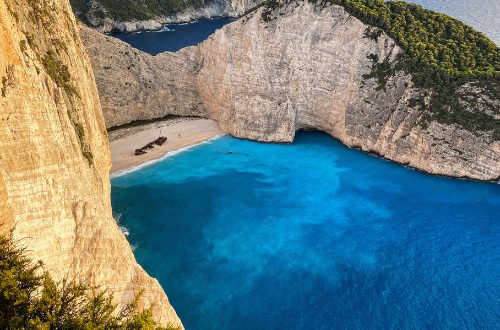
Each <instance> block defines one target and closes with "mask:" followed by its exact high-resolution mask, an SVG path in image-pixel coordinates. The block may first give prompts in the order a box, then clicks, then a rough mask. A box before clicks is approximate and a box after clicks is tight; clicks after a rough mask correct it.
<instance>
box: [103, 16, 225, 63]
mask: <svg viewBox="0 0 500 330" xmlns="http://www.w3.org/2000/svg"><path fill="white" fill-rule="evenodd" d="M231 20H232V19H231V18H216V19H206V20H201V21H196V22H193V23H189V24H170V25H167V26H166V29H164V30H162V31H152V32H151V31H150V32H139V33H122V32H120V33H112V34H111V35H112V36H113V37H116V38H118V39H121V40H122V41H125V42H126V43H129V44H130V45H132V46H133V47H135V48H137V49H140V50H142V51H143V52H146V53H149V54H151V55H156V54H159V53H162V52H165V51H170V52H176V51H178V50H179V49H181V48H184V47H188V46H195V45H197V44H199V43H200V42H202V41H204V40H205V39H207V38H208V37H209V36H210V35H211V34H212V33H214V32H215V31H216V30H217V29H220V28H221V27H223V26H224V25H226V24H227V23H229V22H231Z"/></svg>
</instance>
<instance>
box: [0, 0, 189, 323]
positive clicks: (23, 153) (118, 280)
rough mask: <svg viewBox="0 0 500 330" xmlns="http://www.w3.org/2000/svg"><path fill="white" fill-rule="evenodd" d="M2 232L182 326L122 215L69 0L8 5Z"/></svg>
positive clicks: (0, 108) (1, 68)
mask: <svg viewBox="0 0 500 330" xmlns="http://www.w3.org/2000/svg"><path fill="white" fill-rule="evenodd" d="M0 78H1V82H0V90H1V95H0V232H2V233H6V232H8V231H11V232H12V235H13V238H14V240H16V241H19V242H20V243H21V244H24V245H25V246H26V248H27V251H28V252H29V253H30V254H31V257H33V258H34V259H35V260H41V261H43V264H44V269H46V270H48V271H49V272H50V273H51V274H52V275H53V277H54V278H55V279H62V278H64V277H67V278H70V279H80V280H83V281H85V282H87V283H88V284H90V285H96V286H100V287H105V288H108V289H109V291H110V292H112V293H113V294H114V297H115V298H116V301H117V303H119V304H125V303H128V302H130V301H131V299H133V297H134V295H135V294H136V293H138V292H139V290H141V289H144V296H143V299H142V303H143V304H144V305H146V306H149V305H150V304H151V303H154V304H156V305H155V307H154V312H155V316H156V317H157V319H158V320H159V321H160V322H161V323H163V324H167V323H172V324H173V325H181V322H180V320H179V318H178V317H177V315H176V313H175V311H174V309H173V308H172V306H171V305H170V304H169V301H168V299H167V297H166V295H165V293H164V292H163V290H162V288H161V287H160V285H159V283H158V281H156V280H155V279H153V278H151V277H149V276H148V275H147V274H146V273H145V272H144V270H143V269H142V268H141V267H140V266H139V265H138V264H137V263H136V261H135V258H134V255H133V253H132V250H131V247H130V246H129V244H128V242H127V240H126V239H125V237H124V236H123V234H121V233H120V230H119V228H118V225H117V224H116V222H115V220H114V219H113V217H112V213H111V203H110V182H109V169H110V166H111V160H110V151H109V144H108V138H107V134H106V128H105V126H104V122H103V117H102V113H101V107H100V103H99V97H98V94H97V89H96V85H95V80H94V76H93V73H92V69H91V66H90V62H89V60H88V57H87V54H86V52H85V50H84V47H83V45H82V43H81V40H80V37H79V35H78V28H77V25H76V22H75V19H74V17H73V15H72V13H71V8H70V6H69V3H68V1H67V0H30V1H27V0H16V1H13V0H3V1H2V2H1V4H0Z"/></svg>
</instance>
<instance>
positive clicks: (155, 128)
mask: <svg viewBox="0 0 500 330" xmlns="http://www.w3.org/2000/svg"><path fill="white" fill-rule="evenodd" d="M221 134H224V133H223V132H222V131H221V130H220V129H219V126H218V125H217V123H216V122H215V121H213V120H209V119H199V118H175V119H168V120H164V121H158V122H154V123H151V124H146V125H141V126H134V127H127V128H122V129H118V130H116V131H111V132H109V133H108V135H109V140H110V147H111V159H112V161H113V166H112V167H111V171H110V174H111V175H117V174H119V173H120V172H123V171H126V170H130V169H132V168H134V167H137V166H139V165H141V164H143V163H146V162H150V161H152V160H155V159H158V158H161V157H163V156H164V155H166V154H167V153H168V152H170V151H175V150H178V149H181V148H185V147H189V146H192V145H195V144H198V143H201V142H203V141H206V140H208V139H210V138H213V137H215V136H218V135H221ZM160 135H161V136H165V137H167V141H166V142H165V143H164V144H163V145H162V146H157V145H155V147H154V148H153V149H147V153H146V154H144V155H139V156H135V155H134V151H135V149H139V148H141V147H143V146H144V145H146V144H148V143H150V142H152V141H154V140H155V139H157V138H158V137H159V136H160Z"/></svg>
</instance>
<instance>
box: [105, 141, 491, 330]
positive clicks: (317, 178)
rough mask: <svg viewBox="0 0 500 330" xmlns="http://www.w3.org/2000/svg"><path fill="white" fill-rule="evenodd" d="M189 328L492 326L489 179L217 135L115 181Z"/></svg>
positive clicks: (327, 148)
mask: <svg viewBox="0 0 500 330" xmlns="http://www.w3.org/2000/svg"><path fill="white" fill-rule="evenodd" d="M112 204H113V210H114V212H115V213H116V214H115V215H116V216H117V217H118V218H119V219H120V225H121V226H125V227H126V228H128V230H129V232H130V234H129V236H128V240H129V241H130V243H131V244H132V245H133V246H134V247H135V252H134V253H135V255H136V258H137V260H138V262H139V263H140V264H141V265H142V266H143V267H144V268H145V270H146V271H147V272H148V273H149V274H150V275H152V276H154V277H156V278H157V279H158V280H159V281H160V283H161V285H162V286H163V288H164V289H165V291H166V292H167V294H168V296H169V299H170V301H171V303H172V304H173V306H174V308H175V309H176V311H177V313H178V315H179V317H180V318H181V319H182V321H183V323H184V325H185V327H186V329H422V328H427V329H478V328H481V329H495V328H497V327H498V324H499V323H500V314H499V313H498V311H499V310H500V300H499V299H498V297H500V285H499V283H500V272H499V269H500V218H499V214H500V186H499V185H497V184H493V183H481V182H473V181H464V180H457V179H451V178H444V177H437V176H432V175H428V174H425V173H421V172H418V171H415V170H412V169H409V168H405V167H403V166H400V165H397V164H394V163H392V162H388V161H385V160H382V159H379V158H376V157H373V156H370V155H367V154H365V153H363V152H360V151H357V150H352V149H348V148H346V147H345V146H343V145H342V144H341V143H339V142H337V141H336V140H334V139H332V138H331V137H329V136H328V135H326V134H322V133H318V132H307V133H298V134H297V136H296V139H295V141H294V143H293V144H263V143H258V142H252V141H246V140H239V139H235V138H232V137H229V136H224V137H222V138H219V139H217V140H214V141H212V142H210V143H206V144H202V145H199V146H196V147H194V148H192V149H190V150H188V151H185V152H183V153H180V154H178V155H176V156H174V157H170V158H167V159H165V160H163V161H161V162H159V163H156V164H155V165H152V166H150V167H146V168H143V169H141V170H138V171H136V172H132V173H130V174H128V175H125V176H121V177H117V178H115V179H113V180H112Z"/></svg>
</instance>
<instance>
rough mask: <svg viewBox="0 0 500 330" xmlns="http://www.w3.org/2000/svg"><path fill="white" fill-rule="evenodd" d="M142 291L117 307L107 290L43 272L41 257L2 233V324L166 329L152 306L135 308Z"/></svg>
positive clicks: (1, 326)
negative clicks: (34, 258) (28, 253)
mask: <svg viewBox="0 0 500 330" xmlns="http://www.w3.org/2000/svg"><path fill="white" fill-rule="evenodd" d="M139 296H140V295H139ZM139 296H137V298H136V300H135V301H134V302H132V303H131V304H129V305H128V306H126V307H125V308H123V309H121V310H120V311H116V305H115V304H113V302H112V297H111V296H110V295H109V294H108V293H107V292H106V291H104V290H97V289H95V288H90V287H88V286H86V285H84V284H81V283H77V282H72V281H62V282H59V283H57V282H55V281H54V280H53V279H52V278H51V277H50V275H49V274H48V273H47V272H45V273H44V272H42V264H41V263H33V262H32V260H30V259H29V258H27V257H26V255H25V251H24V250H23V249H22V248H19V247H18V246H17V245H16V244H14V243H12V242H11V241H10V240H9V239H7V238H5V237H3V236H0V329H9V330H10V329H12V330H22V329H68V330H70V329H71V330H79V329H82V330H83V329H109V330H114V329H126V330H134V329H144V330H153V329H164V328H161V327H158V326H157V324H156V323H155V321H154V320H153V318H152V314H151V309H146V310H144V311H142V312H139V311H138V310H137V302H138V301H137V300H138V299H139Z"/></svg>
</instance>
